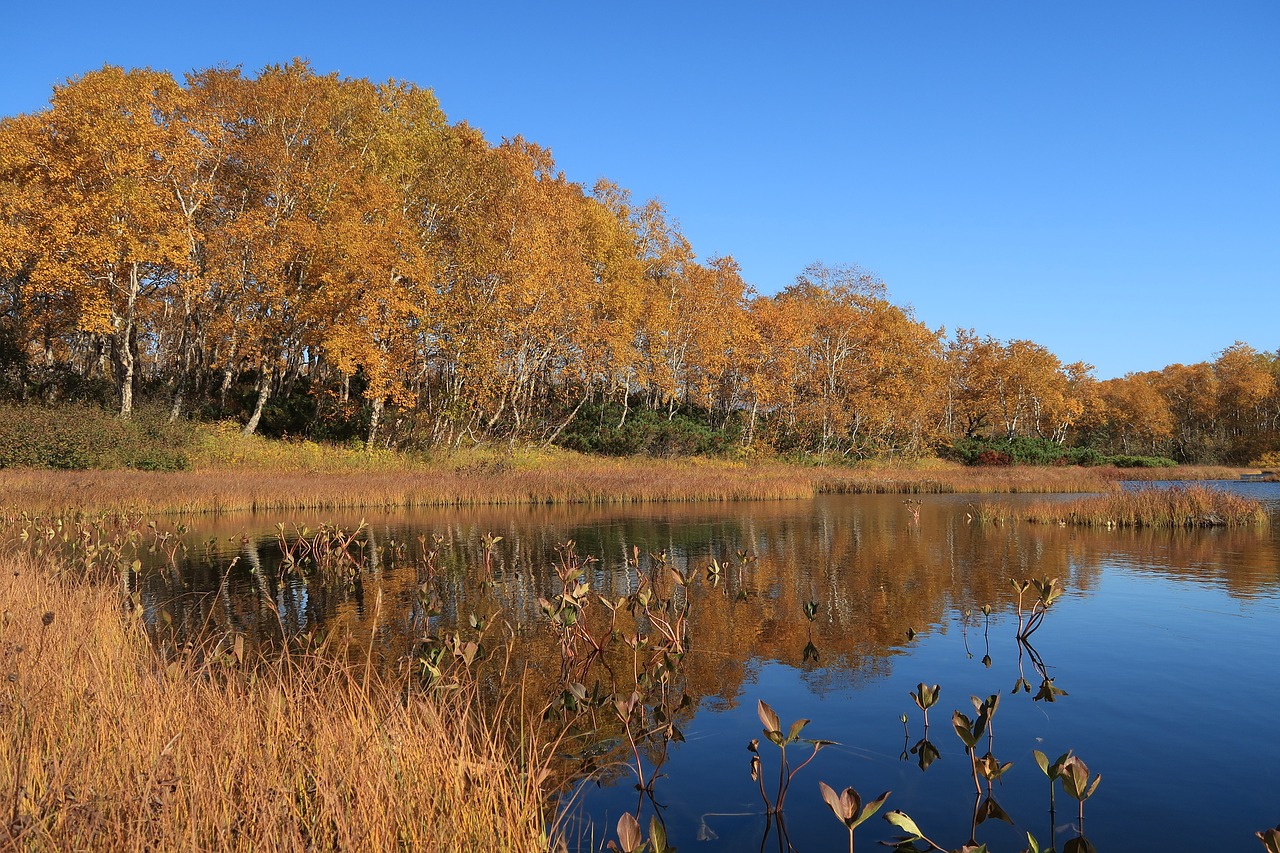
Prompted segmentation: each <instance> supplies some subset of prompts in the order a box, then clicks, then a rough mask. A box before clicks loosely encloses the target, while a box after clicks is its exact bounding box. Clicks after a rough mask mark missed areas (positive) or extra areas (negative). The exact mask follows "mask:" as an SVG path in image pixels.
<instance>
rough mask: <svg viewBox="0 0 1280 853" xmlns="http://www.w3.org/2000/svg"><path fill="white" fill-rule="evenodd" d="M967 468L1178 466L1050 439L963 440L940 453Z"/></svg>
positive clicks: (1145, 457) (1155, 457)
mask: <svg viewBox="0 0 1280 853" xmlns="http://www.w3.org/2000/svg"><path fill="white" fill-rule="evenodd" d="M939 455H942V456H943V457H944V458H949V459H954V460H956V461H958V462H963V463H964V464H966V465H1010V464H1012V465H1080V466H1082V467H1093V466H1097V465H1114V466H1116V467H1117V468H1166V467H1171V466H1173V465H1175V464H1177V463H1175V462H1174V461H1173V460H1172V459H1166V458H1165V457H1163V456H1127V455H1120V456H1108V455H1107V454H1105V453H1103V452H1101V451H1100V450H1098V449H1096V448H1093V447H1066V446H1064V445H1061V444H1058V443H1057V442H1056V441H1051V440H1050V439H1047V438H1034V437H1032V436H1025V435H1020V436H1015V437H1013V438H1012V439H1008V438H962V439H958V440H956V441H955V442H953V443H952V444H951V447H950V448H944V449H943V450H942V451H940V454H939Z"/></svg>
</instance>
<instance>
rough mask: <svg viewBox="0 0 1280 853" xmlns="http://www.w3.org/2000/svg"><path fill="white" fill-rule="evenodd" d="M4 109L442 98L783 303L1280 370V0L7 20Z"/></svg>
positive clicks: (21, 12) (537, 6)
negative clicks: (224, 95)
mask: <svg viewBox="0 0 1280 853" xmlns="http://www.w3.org/2000/svg"><path fill="white" fill-rule="evenodd" d="M4 5H5V7H6V8H5V9H4V14H3V19H4V23H5V29H6V30H7V33H6V37H5V39H4V49H3V50H0V115H12V114H15V113H20V112H30V111H34V110H38V109H40V108H42V107H43V106H44V105H45V104H46V103H47V101H48V97H49V94H50V92H51V88H52V86H53V85H54V84H56V83H59V82H61V81H64V80H65V79H67V78H68V77H74V76H77V75H80V74H83V73H84V72H86V71H90V70H93V69H95V68H99V67H101V66H102V65H103V64H106V63H110V64H114V65H121V66H124V67H126V68H132V67H144V66H145V67H151V68H155V69H158V70H167V71H170V72H172V73H174V74H175V75H178V76H181V74H183V73H184V72H186V71H189V70H192V69H200V68H208V67H211V66H214V65H229V66H236V65H239V66H242V67H243V68H244V69H245V71H246V72H250V73H253V72H256V71H257V70H259V69H260V68H261V67H263V66H264V65H268V64H274V63H282V62H287V61H289V60H290V59H292V58H293V57H295V56H296V57H303V58H306V59H309V60H310V61H311V63H312V65H313V67H314V68H315V69H316V70H317V71H318V72H322V73H327V72H331V71H336V72H339V73H341V74H343V75H345V76H350V77H368V78H370V79H373V80H378V81H381V80H386V79H389V78H395V79H399V80H405V81H411V82H413V83H416V84H418V85H421V86H425V87H430V88H433V89H434V90H435V92H436V94H437V96H438V97H439V99H440V101H441V104H442V106H443V107H444V109H445V111H446V113H447V114H448V115H449V117H450V119H451V120H455V121H458V120H466V121H467V122H469V123H470V124H472V125H475V126H477V127H480V128H481V129H483V130H484V131H485V132H486V134H487V135H488V136H489V138H490V139H491V140H493V141H498V140H499V139H501V138H502V137H504V136H514V135H516V134H523V135H524V136H525V137H526V138H529V139H531V140H533V141H535V142H538V143H540V144H542V145H545V146H548V147H550V148H551V149H552V151H553V152H554V154H555V156H556V159H557V162H558V164H559V166H560V168H562V169H563V170H564V171H565V172H566V174H567V175H568V177H569V178H570V179H571V180H575V181H578V182H580V183H583V184H587V185H590V184H591V183H593V182H594V181H595V179H596V178H598V177H608V178H610V179H612V180H614V181H616V182H617V183H619V184H620V185H622V186H624V187H626V188H628V189H630V190H631V191H632V192H633V193H634V195H635V196H636V197H637V198H638V199H645V198H649V197H658V198H660V199H662V201H663V202H664V203H665V204H666V205H667V209H668V211H669V212H670V214H671V215H672V216H673V217H674V218H675V219H676V220H678V221H679V222H680V224H681V226H682V228H683V231H684V233H685V235H686V236H687V237H688V238H689V239H690V240H691V242H692V243H693V246H694V248H695V250H696V251H698V253H699V254H700V255H701V256H702V257H703V258H706V257H711V256H716V255H726V254H728V255H733V256H734V257H735V258H736V259H737V260H738V262H739V263H740V264H741V265H742V269H743V274H744V276H745V278H746V279H747V281H748V282H750V283H751V284H752V285H753V286H754V287H755V288H756V289H757V290H759V291H760V292H762V293H775V292H777V291H778V290H780V289H781V288H783V287H785V286H786V285H787V284H789V283H790V282H791V281H792V280H793V279H794V278H795V275H796V274H797V273H798V272H800V271H801V270H802V269H803V268H804V266H805V265H806V264H808V263H809V262H811V261H815V260H821V261H824V262H826V263H828V264H832V265H834V264H843V263H856V264H859V265H861V266H862V267H864V268H866V269H868V270H870V271H871V272H874V273H875V274H877V275H879V276H880V277H882V278H883V279H884V280H885V281H886V282H887V283H888V286H889V292H890V296H891V298H892V299H893V300H894V301H895V302H897V303H899V304H903V305H911V306H913V307H914V309H915V312H916V316H917V317H918V318H919V319H921V320H923V321H924V322H926V323H928V324H929V325H930V326H933V327H938V326H946V327H947V328H948V329H954V328H957V327H963V328H975V329H976V330H977V331H978V332H979V333H980V334H984V335H992V336H994V337H996V338H1000V339H1002V340H1010V339H1014V338H1028V339H1031V340H1033V341H1036V342H1037V343H1040V344H1043V345H1045V346H1047V347H1048V348H1049V349H1051V350H1052V351H1053V352H1054V353H1056V354H1057V355H1058V356H1059V357H1060V358H1061V359H1062V360H1063V361H1064V362H1071V361H1077V360H1081V361H1087V362H1089V363H1091V364H1094V365H1096V367H1097V376H1098V378H1100V379H1105V378H1109V377H1112V376H1120V375H1123V374H1125V373H1127V372H1130V371H1139V370H1154V369H1159V368H1161V367H1164V366H1165V365H1167V364H1172V363H1175V362H1182V363H1192V362H1198V361H1205V360H1209V359H1212V358H1213V357H1214V356H1215V354H1216V353H1217V352H1219V351H1220V350H1222V349H1223V348H1224V347H1227V346H1230V345H1231V344H1232V343H1233V342H1234V341H1236V340H1243V341H1245V342H1247V343H1249V344H1252V345H1253V346H1254V347H1256V348H1257V349H1260V350H1267V351H1275V350H1277V349H1280V2H1277V0H1212V2H1210V0H1197V2H1185V0H1123V2H1118V0H1072V2H1050V0H1016V2H1014V0H874V2H868V0H844V2H805V0H797V2H793V3H788V4H783V3H779V2H772V3H757V2H753V0H732V2H721V1H720V0H649V2H647V3H643V4H641V3H634V4H624V3H620V2H611V0H572V2H544V3H537V2H519V3H517V2H510V1H509V0H491V2H470V3H468V2H464V0H451V2H438V0H416V2H401V0H381V2H370V3H363V4H358V3H350V2H344V3H332V2H328V0H317V2H307V3H300V2H296V0H283V1H282V2H273V0H258V2H243V0H231V2H221V3H164V4H159V3H143V2H136V0H118V2H113V3H102V2H99V0H92V2H87V0H64V2H59V3H40V2H37V0H6V2H5V4H4Z"/></svg>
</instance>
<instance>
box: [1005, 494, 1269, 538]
mask: <svg viewBox="0 0 1280 853" xmlns="http://www.w3.org/2000/svg"><path fill="white" fill-rule="evenodd" d="M1018 517H1019V518H1022V519H1025V520H1027V521H1032V522H1038V523H1045V524H1070V525H1082V526H1086V527H1172V528H1177V527H1224V526H1225V527H1250V526H1258V525H1265V524H1267V522H1268V515H1267V511H1266V509H1265V508H1264V507H1263V505H1262V504H1261V503H1259V502H1258V501H1255V500H1253V499H1251V498H1246V497H1243V496H1241V495H1237V494H1232V493H1231V492H1225V491H1222V490H1221V489H1211V488H1206V487H1203V486H1186V487H1183V486H1175V487H1172V488H1163V489H1161V488H1142V489H1136V490H1133V491H1117V492H1113V493H1111V494H1107V495H1098V496H1094V497H1088V498H1081V499H1079V500H1075V501H1065V502H1043V503H1036V504H1032V505H1029V506H1027V507H1026V508H1024V509H1022V510H1021V511H1020V512H1019V513H1018Z"/></svg>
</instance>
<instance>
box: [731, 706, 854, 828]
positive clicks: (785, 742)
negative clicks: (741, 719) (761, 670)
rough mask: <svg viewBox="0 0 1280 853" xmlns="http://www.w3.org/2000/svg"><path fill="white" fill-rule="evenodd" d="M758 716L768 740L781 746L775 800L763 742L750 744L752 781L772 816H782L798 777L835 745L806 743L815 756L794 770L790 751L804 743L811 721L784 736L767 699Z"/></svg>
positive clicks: (793, 727) (795, 725) (798, 723)
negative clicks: (766, 781)
mask: <svg viewBox="0 0 1280 853" xmlns="http://www.w3.org/2000/svg"><path fill="white" fill-rule="evenodd" d="M756 712H757V714H758V715H759V717H760V722H761V723H763V724H764V736H765V738H766V739H767V740H769V741H770V742H771V743H773V744H774V745H775V746H777V747H778V749H779V750H780V752H781V759H780V760H779V763H778V790H777V793H776V794H775V796H774V799H773V800H770V799H769V795H768V794H767V793H765V788H764V765H763V762H762V761H761V758H760V741H759V740H758V739H753V740H752V741H751V742H750V743H749V744H747V750H748V751H749V752H750V753H751V779H752V781H755V782H758V783H759V785H760V798H761V799H762V800H764V805H765V809H766V811H767V812H768V814H770V815H775V814H781V812H782V809H783V807H784V806H785V805H786V800H787V791H788V790H789V789H790V787H791V782H792V780H794V779H795V777H796V774H797V773H799V772H800V771H801V770H803V769H804V768H805V767H806V766H807V765H808V764H809V762H811V761H813V759H814V758H815V757H816V756H817V754H818V753H819V752H820V751H821V750H822V748H823V747H827V746H834V745H835V741H831V740H805V741H804V743H807V744H809V745H810V746H812V747H813V752H812V753H811V754H810V755H809V757H808V758H806V759H805V760H804V761H803V762H802V763H801V764H799V765H798V766H796V767H792V766H791V764H790V762H789V761H788V760H787V747H788V746H790V745H791V744H793V743H795V742H797V741H799V740H800V733H801V732H802V731H804V728H805V726H807V725H809V721H808V720H796V721H795V722H794V723H792V724H791V728H790V729H789V730H788V731H787V733H786V734H785V735H784V734H783V733H782V727H781V723H780V721H779V719H778V714H777V712H775V711H774V710H773V709H772V708H770V707H769V705H768V704H767V703H766V702H765V701H764V700H763V699H761V700H758V701H757V706H756Z"/></svg>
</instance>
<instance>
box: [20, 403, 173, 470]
mask: <svg viewBox="0 0 1280 853" xmlns="http://www.w3.org/2000/svg"><path fill="white" fill-rule="evenodd" d="M194 438H195V428H194V427H193V426H192V425H191V424H190V423H187V422H181V421H180V422H178V423H175V424H170V423H168V422H167V413H166V412H164V411H163V410H160V409H150V408H142V409H139V410H138V411H136V412H135V413H134V415H133V417H132V418H131V419H129V420H121V419H120V418H119V417H117V416H116V415H115V414H114V413H112V412H110V411H107V410H105V409H102V408H100V407H97V406H92V405H86V404H80V403H67V404H63V405H59V406H35V405H14V404H6V405H0V468H16V467H33V468H63V469H86V468H138V469H141V470H146V471H175V470H181V469H185V468H187V467H189V464H190V463H189V455H190V448H191V445H192V443H193V441H194Z"/></svg>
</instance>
